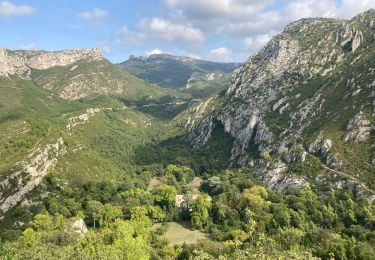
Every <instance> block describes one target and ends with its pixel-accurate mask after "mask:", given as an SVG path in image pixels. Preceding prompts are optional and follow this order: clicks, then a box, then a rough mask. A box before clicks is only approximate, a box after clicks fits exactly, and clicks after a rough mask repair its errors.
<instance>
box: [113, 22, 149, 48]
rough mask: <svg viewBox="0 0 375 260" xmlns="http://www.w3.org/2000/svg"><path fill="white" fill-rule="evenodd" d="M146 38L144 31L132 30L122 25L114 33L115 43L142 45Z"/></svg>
mask: <svg viewBox="0 0 375 260" xmlns="http://www.w3.org/2000/svg"><path fill="white" fill-rule="evenodd" d="M146 39H147V36H146V35H145V34H144V33H139V32H132V31H130V30H129V29H128V27H127V26H126V25H124V26H123V27H122V28H121V29H120V30H119V31H118V32H117V33H116V40H115V43H116V44H130V45H134V46H139V45H142V44H143V43H144V42H145V41H146Z"/></svg>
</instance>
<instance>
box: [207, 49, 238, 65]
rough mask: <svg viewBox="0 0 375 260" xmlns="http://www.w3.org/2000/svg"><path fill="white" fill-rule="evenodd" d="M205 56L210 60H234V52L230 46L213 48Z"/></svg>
mask: <svg viewBox="0 0 375 260" xmlns="http://www.w3.org/2000/svg"><path fill="white" fill-rule="evenodd" d="M205 58H206V59H207V60H210V61H219V62H230V61H232V53H231V51H230V50H229V49H228V48H226V47H220V48H217V49H213V50H211V51H210V52H209V53H208V55H207V56H206V57H205Z"/></svg>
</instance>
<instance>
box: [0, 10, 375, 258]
mask: <svg viewBox="0 0 375 260" xmlns="http://www.w3.org/2000/svg"><path fill="white" fill-rule="evenodd" d="M374 24H375V11H374V9H371V10H369V11H367V12H364V13H361V14H358V15H357V16H355V17H354V18H352V19H350V20H342V19H333V18H308V19H302V20H299V21H296V22H293V23H291V24H289V25H288V26H287V27H286V28H285V29H284V31H283V32H282V33H280V34H278V35H277V36H275V37H274V38H272V39H271V40H270V41H269V42H268V43H267V44H266V45H265V47H264V48H263V49H261V50H260V51H259V52H258V53H256V54H254V55H253V56H251V57H250V58H249V59H248V60H247V61H246V62H245V63H244V64H238V63H233V62H227V63H220V62H208V61H203V60H200V59H195V58H188V57H182V56H173V55H169V54H154V55H151V56H149V57H138V58H136V57H131V58H130V59H129V60H128V61H126V62H123V63H120V64H113V63H111V62H110V61H108V60H107V59H105V58H104V57H103V55H102V54H101V51H100V50H99V49H97V48H94V49H75V50H64V51H55V52H46V51H34V50H30V51H14V50H8V49H1V50H0V158H1V160H0V259H58V258H60V259H373V258H374V257H375V250H374V248H375V214H374V213H375V204H374V203H375V175H374V174H375V59H374V58H375V51H374V50H375V48H374V47H375V38H374V35H375V27H374ZM317 39H319V40H318V41H317Z"/></svg>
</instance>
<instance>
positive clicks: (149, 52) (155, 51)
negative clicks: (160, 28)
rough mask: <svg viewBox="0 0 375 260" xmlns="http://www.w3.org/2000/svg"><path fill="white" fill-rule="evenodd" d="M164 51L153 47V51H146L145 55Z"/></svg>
mask: <svg viewBox="0 0 375 260" xmlns="http://www.w3.org/2000/svg"><path fill="white" fill-rule="evenodd" d="M162 53H164V52H163V51H162V50H160V49H158V48H156V49H153V50H151V51H146V53H145V56H146V57H149V56H151V55H155V54H162Z"/></svg>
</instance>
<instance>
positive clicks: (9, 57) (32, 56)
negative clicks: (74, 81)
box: [0, 48, 103, 78]
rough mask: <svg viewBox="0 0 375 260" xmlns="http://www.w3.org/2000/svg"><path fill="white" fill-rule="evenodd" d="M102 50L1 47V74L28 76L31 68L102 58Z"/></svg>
mask: <svg viewBox="0 0 375 260" xmlns="http://www.w3.org/2000/svg"><path fill="white" fill-rule="evenodd" d="M102 58H103V57H102V54H101V50H100V49H98V48H93V49H72V50H64V51H55V52H46V51H25V50H15V51H12V50H7V49H4V48H1V49H0V76H2V77H7V76H10V75H17V76H21V77H25V78H28V77H29V75H30V73H31V69H37V70H45V69H49V68H52V67H56V66H69V65H71V64H73V63H75V62H77V61H80V60H86V59H87V60H99V59H102Z"/></svg>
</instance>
